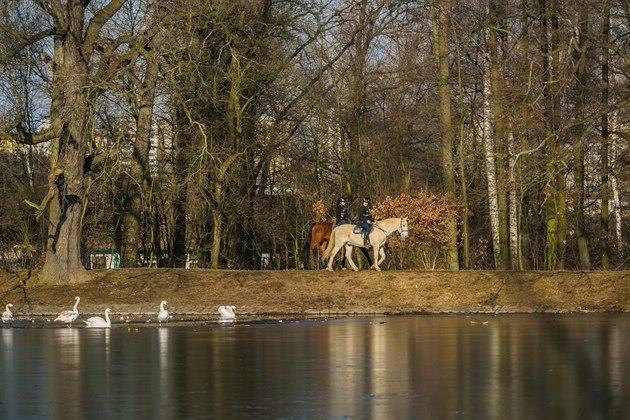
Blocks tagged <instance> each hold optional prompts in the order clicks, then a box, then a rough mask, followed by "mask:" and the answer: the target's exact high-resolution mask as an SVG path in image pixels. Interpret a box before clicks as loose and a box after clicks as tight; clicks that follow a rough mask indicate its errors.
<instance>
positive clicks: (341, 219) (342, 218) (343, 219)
mask: <svg viewBox="0 0 630 420" xmlns="http://www.w3.org/2000/svg"><path fill="white" fill-rule="evenodd" d="M351 223H352V220H350V217H349V216H348V207H347V206H346V199H345V198H343V197H339V199H338V200H337V208H336V210H335V225H337V226H340V225H345V224H351Z"/></svg>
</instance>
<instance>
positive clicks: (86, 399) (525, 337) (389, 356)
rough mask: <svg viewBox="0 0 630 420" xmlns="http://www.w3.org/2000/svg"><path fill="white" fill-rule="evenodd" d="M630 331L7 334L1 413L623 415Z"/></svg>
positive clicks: (439, 324) (258, 329)
mask: <svg viewBox="0 0 630 420" xmlns="http://www.w3.org/2000/svg"><path fill="white" fill-rule="evenodd" d="M485 322H487V323H485ZM629 327H630V316H628V315H611V316H605V315H597V316H551V315H549V316H536V315H530V316H501V317H478V318H471V317H465V316H457V317H456V316H422V317H388V318H368V319H343V320H334V321H327V322H323V321H322V322H300V323H284V324H266V325H264V324H251V325H247V324H237V325H234V326H229V327H219V326H216V325H212V326H208V327H194V328H193V327H161V328H145V329H143V328H140V329H138V330H132V329H127V328H113V329H111V330H109V329H106V330H86V329H78V328H74V329H66V328H57V329H51V330H44V329H31V330H29V329H20V328H13V329H6V330H3V331H2V357H0V361H1V366H0V369H1V371H2V379H3V386H2V387H1V388H0V403H1V404H0V410H2V411H0V417H2V418H14V417H58V416H59V417H61V416H65V417H82V418H85V417H95V416H107V417H115V418H123V417H138V418H180V417H181V418H199V417H204V416H211V417H216V418H234V417H247V418H251V417H260V418H276V417H311V418H313V417H315V418H322V417H323V418H340V417H342V418H343V417H352V418H379V419H386V418H396V419H399V418H427V419H433V418H448V419H481V418H483V419H497V420H498V419H530V418H535V419H544V418H548V419H556V418H601V419H608V418H611V419H612V418H627V416H628V415H629V414H630V409H629V407H628V406H627V404H626V403H625V399H626V398H625V396H626V395H627V393H628V391H629V389H628V388H629V382H630V359H629V358H630V353H629V352H628V344H629V343H630V328H629Z"/></svg>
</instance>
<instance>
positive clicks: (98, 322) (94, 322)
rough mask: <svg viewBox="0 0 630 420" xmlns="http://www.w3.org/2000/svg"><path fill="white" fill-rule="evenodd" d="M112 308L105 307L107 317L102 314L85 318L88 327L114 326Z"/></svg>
mask: <svg viewBox="0 0 630 420" xmlns="http://www.w3.org/2000/svg"><path fill="white" fill-rule="evenodd" d="M111 311H112V310H111V309H109V308H107V309H105V319H103V318H101V317H100V316H92V317H90V318H88V319H87V320H83V322H85V325H87V328H110V327H111V326H112V321H111V320H110V319H109V313H110V312H111Z"/></svg>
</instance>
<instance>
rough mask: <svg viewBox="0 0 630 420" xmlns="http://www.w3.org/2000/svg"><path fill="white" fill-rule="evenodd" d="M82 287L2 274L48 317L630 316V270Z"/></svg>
mask: <svg viewBox="0 0 630 420" xmlns="http://www.w3.org/2000/svg"><path fill="white" fill-rule="evenodd" d="M90 274H91V276H92V280H91V281H89V282H87V283H83V284H79V285H72V286H47V285H42V284H39V282H38V280H37V273H31V274H30V275H29V273H28V272H26V271H15V272H6V271H3V272H0V303H1V304H2V306H4V305H5V304H6V303H8V302H11V303H13V305H14V308H13V309H14V312H16V313H22V314H32V315H46V314H54V313H57V312H59V310H61V309H68V308H70V307H71V306H72V304H73V303H74V296H77V295H78V296H81V312H82V313H100V312H102V310H103V308H104V307H105V306H108V307H111V308H112V310H113V311H114V312H116V313H118V314H124V313H129V314H149V313H154V312H156V310H157V305H158V304H159V302H160V301H161V300H163V299H164V300H167V301H168V303H169V308H170V310H171V313H179V314H195V315H204V314H216V308H217V307H218V306H219V305H235V306H236V307H237V308H238V313H239V315H250V316H256V317H264V316H278V315H314V314H320V315H321V314H323V315H326V314H330V315H333V314H403V313H541V312H550V313H566V312H571V313H590V312H629V311H630V271H591V272H565V271H563V272H543V271H528V272H511V271H460V272H447V271H384V272H374V271H360V272H356V273H355V272H350V271H335V272H334V273H331V272H328V271H324V270H319V271H237V270H201V269H197V270H184V269H120V270H94V271H91V272H90Z"/></svg>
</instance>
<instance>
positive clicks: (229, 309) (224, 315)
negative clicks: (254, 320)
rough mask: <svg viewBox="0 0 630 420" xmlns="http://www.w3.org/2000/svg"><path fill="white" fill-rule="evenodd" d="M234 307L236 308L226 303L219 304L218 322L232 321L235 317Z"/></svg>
mask: <svg viewBox="0 0 630 420" xmlns="http://www.w3.org/2000/svg"><path fill="white" fill-rule="evenodd" d="M235 309H236V306H228V305H221V306H219V309H218V310H217V312H219V322H232V321H234V320H235V319H236V314H235V313H234V310H235Z"/></svg>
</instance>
